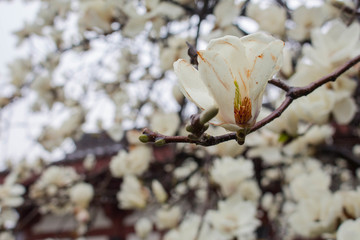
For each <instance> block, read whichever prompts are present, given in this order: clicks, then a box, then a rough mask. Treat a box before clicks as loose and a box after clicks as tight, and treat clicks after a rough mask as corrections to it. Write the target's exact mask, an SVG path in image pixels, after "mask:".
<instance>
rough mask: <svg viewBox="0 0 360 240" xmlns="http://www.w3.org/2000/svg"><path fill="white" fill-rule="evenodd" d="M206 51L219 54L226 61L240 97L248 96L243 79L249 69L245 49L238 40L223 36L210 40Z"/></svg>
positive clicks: (246, 86) (247, 86)
mask: <svg viewBox="0 0 360 240" xmlns="http://www.w3.org/2000/svg"><path fill="white" fill-rule="evenodd" d="M207 50H210V51H214V52H217V53H219V54H220V55H221V56H222V57H223V58H224V59H226V61H227V63H228V65H229V66H230V69H231V71H232V74H233V76H234V77H235V79H236V81H237V82H238V84H239V86H240V94H241V96H242V97H244V96H247V95H249V84H248V82H247V81H246V79H245V76H246V70H247V69H249V63H248V58H247V56H246V49H245V47H244V45H243V44H242V42H241V41H240V38H238V37H234V36H225V37H222V38H218V39H214V40H211V41H210V43H209V46H208V47H207Z"/></svg>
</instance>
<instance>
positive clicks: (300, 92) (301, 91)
mask: <svg viewBox="0 0 360 240" xmlns="http://www.w3.org/2000/svg"><path fill="white" fill-rule="evenodd" d="M358 62H360V55H359V56H357V57H355V58H353V59H351V60H350V61H348V62H346V63H345V64H344V65H342V66H341V67H339V68H338V69H336V70H335V71H334V72H332V73H330V74H328V75H326V76H324V77H322V78H320V79H319V80H317V81H315V82H312V83H310V84H308V85H307V86H305V87H291V86H288V85H287V84H286V83H285V82H283V81H281V80H279V79H272V80H270V81H269V83H270V84H273V85H275V86H277V87H278V88H281V89H282V90H284V91H285V92H286V98H285V100H284V101H283V103H282V104H281V105H280V106H279V107H278V108H277V109H276V110H275V111H273V112H272V113H271V114H270V115H268V116H267V117H266V118H264V119H262V120H261V121H259V122H257V123H256V124H255V125H254V126H253V127H252V128H251V130H250V131H249V133H250V132H254V131H256V130H258V129H260V128H262V127H263V126H265V125H266V124H268V123H270V122H272V121H273V120H274V119H276V118H278V117H280V116H281V114H282V113H283V112H284V111H285V110H286V109H287V108H288V107H289V106H290V104H291V103H292V102H293V101H294V100H295V99H298V98H300V97H304V96H307V95H308V94H310V93H311V92H313V91H314V90H315V89H317V88H319V87H321V86H322V85H324V84H326V83H328V82H332V81H335V80H336V79H337V78H338V77H339V76H340V75H341V74H343V73H344V72H346V71H347V70H349V69H350V68H351V67H353V66H354V65H355V64H357V63H358ZM143 134H145V135H146V136H147V137H148V142H155V141H157V140H159V139H162V140H163V143H195V144H197V145H202V146H212V145H216V144H219V143H222V142H226V141H229V140H236V138H237V136H236V133H228V134H224V135H220V136H210V135H208V134H206V133H205V134H203V136H201V137H200V138H198V139H192V138H189V137H187V136H165V135H162V134H159V133H156V132H153V131H151V130H149V129H144V131H143Z"/></svg>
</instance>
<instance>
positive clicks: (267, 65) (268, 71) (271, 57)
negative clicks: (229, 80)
mask: <svg viewBox="0 0 360 240" xmlns="http://www.w3.org/2000/svg"><path fill="white" fill-rule="evenodd" d="M283 47H284V43H283V42H282V41H280V40H277V41H273V42H271V43H270V44H268V46H267V47H266V48H265V49H264V51H263V52H262V53H261V54H260V55H258V56H257V57H256V58H255V59H254V63H253V64H254V65H253V67H252V68H251V69H249V71H247V75H246V77H247V78H248V82H249V89H250V93H249V95H250V99H251V103H252V117H253V118H254V120H255V119H256V118H257V116H258V114H259V112H260V108H261V104H262V96H263V94H264V91H265V87H266V84H267V82H268V81H269V80H270V78H271V77H272V76H273V75H274V74H275V73H276V72H277V71H279V69H280V64H279V63H280V62H282V60H281V58H282V49H283Z"/></svg>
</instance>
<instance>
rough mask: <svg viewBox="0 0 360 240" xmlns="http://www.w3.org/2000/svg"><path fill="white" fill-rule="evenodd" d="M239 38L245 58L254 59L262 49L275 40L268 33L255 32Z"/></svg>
mask: <svg viewBox="0 0 360 240" xmlns="http://www.w3.org/2000/svg"><path fill="white" fill-rule="evenodd" d="M240 40H241V43H242V44H243V46H244V47H245V49H246V56H247V58H248V59H254V58H255V57H257V56H258V55H260V54H261V53H262V52H263V51H264V49H265V48H266V47H267V46H268V45H269V43H271V42H273V41H274V40H275V38H274V37H272V36H271V35H269V34H266V33H262V32H257V33H254V34H250V35H247V36H245V37H242V38H241V39H240Z"/></svg>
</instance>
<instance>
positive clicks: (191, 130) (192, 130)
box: [185, 125, 194, 133]
mask: <svg viewBox="0 0 360 240" xmlns="http://www.w3.org/2000/svg"><path fill="white" fill-rule="evenodd" d="M185 129H186V131H188V132H191V133H192V132H194V127H193V126H192V125H186V127H185Z"/></svg>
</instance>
